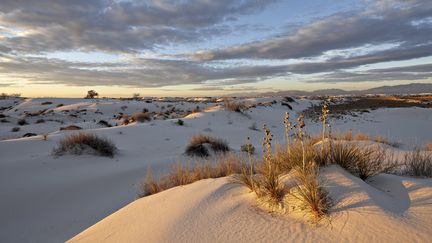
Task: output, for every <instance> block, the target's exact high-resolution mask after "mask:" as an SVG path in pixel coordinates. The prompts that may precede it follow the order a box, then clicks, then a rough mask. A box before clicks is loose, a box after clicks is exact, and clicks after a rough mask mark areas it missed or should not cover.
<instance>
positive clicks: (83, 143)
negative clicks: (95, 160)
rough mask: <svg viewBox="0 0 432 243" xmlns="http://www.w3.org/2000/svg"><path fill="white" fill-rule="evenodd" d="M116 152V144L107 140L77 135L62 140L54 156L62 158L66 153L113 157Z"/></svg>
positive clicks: (55, 149)
mask: <svg viewBox="0 0 432 243" xmlns="http://www.w3.org/2000/svg"><path fill="white" fill-rule="evenodd" d="M116 151H117V148H116V146H115V144H114V143H113V142H111V141H110V140H108V139H106V138H101V137H99V136H97V135H95V134H88V133H75V134H71V135H69V136H67V137H65V138H63V139H62V140H60V141H59V142H58V146H57V147H56V148H54V150H53V155H55V156H61V155H64V154H66V153H70V154H76V155H80V154H83V153H86V152H87V153H93V154H97V155H100V156H106V157H113V156H114V154H115V153H116Z"/></svg>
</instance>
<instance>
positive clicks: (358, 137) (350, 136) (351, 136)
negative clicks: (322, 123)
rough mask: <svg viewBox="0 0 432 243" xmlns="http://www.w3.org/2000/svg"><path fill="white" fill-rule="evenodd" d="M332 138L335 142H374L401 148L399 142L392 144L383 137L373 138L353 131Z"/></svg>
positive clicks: (334, 135)
mask: <svg viewBox="0 0 432 243" xmlns="http://www.w3.org/2000/svg"><path fill="white" fill-rule="evenodd" d="M331 138H332V139H333V140H345V141H372V142H377V143H383V144H387V145H389V146H392V147H395V148H397V147H398V146H399V144H398V143H397V142H392V141H390V140H388V139H387V138H385V137H382V136H376V137H372V136H369V135H368V134H366V133H353V132H352V131H351V130H349V131H347V132H345V133H339V134H332V136H331Z"/></svg>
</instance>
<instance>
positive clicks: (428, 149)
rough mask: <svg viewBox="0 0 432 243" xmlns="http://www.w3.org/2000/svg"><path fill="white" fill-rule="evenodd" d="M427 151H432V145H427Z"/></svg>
mask: <svg viewBox="0 0 432 243" xmlns="http://www.w3.org/2000/svg"><path fill="white" fill-rule="evenodd" d="M425 150H426V151H432V143H427V144H426V145H425Z"/></svg>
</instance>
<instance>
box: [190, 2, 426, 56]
mask: <svg viewBox="0 0 432 243" xmlns="http://www.w3.org/2000/svg"><path fill="white" fill-rule="evenodd" d="M368 2H369V5H368V6H369V7H368V8H366V9H365V10H363V11H351V12H342V13H336V14H334V15H332V16H327V17H324V18H321V19H318V20H315V21H313V22H311V23H309V24H306V25H304V26H301V27H299V28H298V29H297V30H295V31H294V32H289V33H286V34H285V35H282V36H280V37H275V38H271V39H266V40H263V41H258V42H254V43H248V44H242V45H238V46H233V47H228V48H223V49H217V50H200V51H197V52H196V53H194V54H192V55H190V56H191V57H192V58H194V59H196V60H226V59H239V58H251V59H291V58H305V57H314V56H319V55H322V54H324V52H326V51H329V50H338V49H345V48H353V47H358V46H363V45H365V44H370V45H377V44H381V43H401V46H402V47H403V48H409V47H412V46H415V45H419V44H425V43H427V42H429V41H430V36H432V26H431V25H430V24H429V25H428V24H424V25H415V24H413V23H414V22H415V21H419V20H423V19H427V18H430V17H431V16H432V2H431V1H428V0H410V1H398V0H384V1H383V0H380V1H368Z"/></svg>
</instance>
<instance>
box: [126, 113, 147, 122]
mask: <svg viewBox="0 0 432 243" xmlns="http://www.w3.org/2000/svg"><path fill="white" fill-rule="evenodd" d="M131 121H132V122H135V121H136V122H146V121H151V116H150V113H148V112H145V113H144V112H136V113H134V114H132V116H131Z"/></svg>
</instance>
